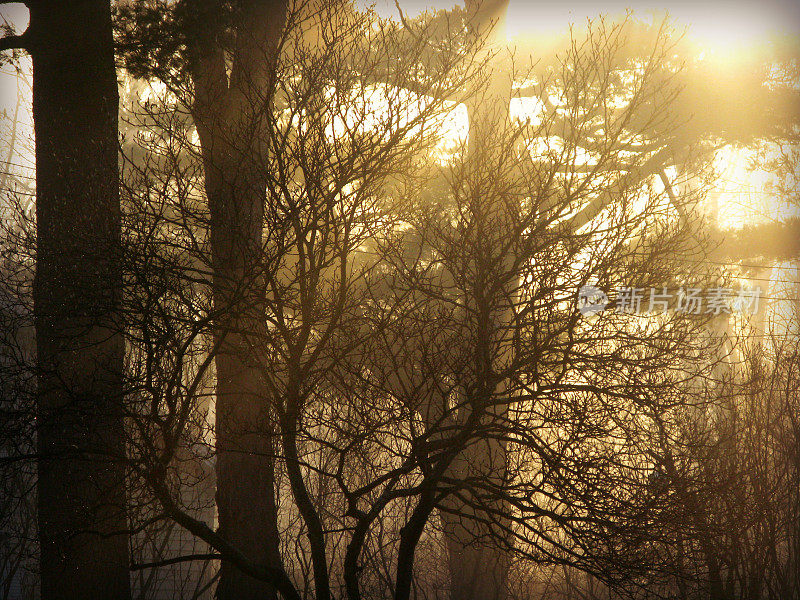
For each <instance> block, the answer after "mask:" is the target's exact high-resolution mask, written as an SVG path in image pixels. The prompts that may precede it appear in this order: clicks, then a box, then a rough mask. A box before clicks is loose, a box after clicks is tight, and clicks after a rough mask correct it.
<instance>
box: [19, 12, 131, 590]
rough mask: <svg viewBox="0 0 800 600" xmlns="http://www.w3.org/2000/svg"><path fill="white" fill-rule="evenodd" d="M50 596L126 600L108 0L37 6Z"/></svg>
mask: <svg viewBox="0 0 800 600" xmlns="http://www.w3.org/2000/svg"><path fill="white" fill-rule="evenodd" d="M29 5H30V12H31V24H30V28H29V30H28V32H27V34H26V37H27V38H28V47H29V50H30V51H31V54H32V55H33V71H34V83H33V116H34V123H35V133H36V189H37V201H36V217H37V228H38V229H37V232H38V233H37V236H38V240H37V261H36V277H35V285H34V305H35V315H36V338H37V339H36V342H37V352H38V366H39V373H38V376H39V379H38V400H39V414H38V423H37V426H38V445H39V452H40V454H41V459H40V461H39V475H38V494H39V495H38V511H39V513H38V514H39V535H40V539H41V570H42V573H41V576H42V579H41V581H42V598H43V599H45V600H51V599H54V598H114V599H116V598H120V599H124V598H129V597H130V584H129V572H128V535H127V533H126V529H127V523H126V517H125V491H124V477H125V471H124V463H123V462H122V460H123V459H124V454H125V436H124V433H125V432H124V420H123V403H122V401H123V398H122V395H123V394H122V367H123V354H124V344H123V339H122V335H121V331H120V324H119V321H118V317H119V314H118V301H119V294H120V287H121V275H120V268H119V262H118V258H119V249H120V206H119V186H118V171H117V168H118V167H117V109H118V95H117V94H118V92H117V79H116V72H115V68H114V51H113V44H112V33H111V31H112V30H111V14H110V7H109V3H108V2H107V1H104V0H81V1H76V2H43V1H39V2H30V3H29Z"/></svg>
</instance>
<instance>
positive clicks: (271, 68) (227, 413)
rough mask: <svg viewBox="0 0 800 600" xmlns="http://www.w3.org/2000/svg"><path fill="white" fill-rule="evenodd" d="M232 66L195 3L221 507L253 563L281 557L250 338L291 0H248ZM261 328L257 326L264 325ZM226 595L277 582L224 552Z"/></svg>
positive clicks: (264, 408)
mask: <svg viewBox="0 0 800 600" xmlns="http://www.w3.org/2000/svg"><path fill="white" fill-rule="evenodd" d="M236 6H237V7H238V8H239V9H240V11H241V12H240V13H238V15H237V16H236V21H235V22H234V25H235V27H234V29H235V32H236V40H235V42H234V47H233V48H232V54H231V57H232V61H231V64H230V71H227V70H226V64H225V57H224V56H223V51H222V48H221V47H220V46H219V42H220V36H219V32H218V31H216V30H215V26H217V25H218V22H215V16H214V15H215V14H217V11H218V10H219V4H218V3H216V2H213V1H211V0H192V1H190V2H187V7H188V8H189V9H190V12H189V18H190V21H189V22H188V23H187V25H188V26H189V28H190V29H189V30H188V31H189V35H188V38H189V40H190V44H191V47H190V49H189V51H190V72H191V76H192V79H193V83H194V87H195V99H194V117H195V121H196V123H197V130H198V134H199V136H200V142H201V145H202V152H203V161H204V170H205V188H206V194H207V196H208V202H209V208H210V212H211V232H210V233H211V235H210V237H211V253H212V264H213V269H214V281H213V295H214V309H215V312H217V314H218V315H219V317H218V318H217V320H216V322H215V327H214V328H215V336H216V338H217V342H218V348H219V349H218V353H217V356H216V369H217V389H216V434H217V509H218V513H219V528H220V533H221V534H222V536H224V538H225V539H226V540H227V541H228V542H229V543H231V544H232V545H233V546H235V547H236V548H238V549H239V550H240V551H241V552H243V553H244V554H245V555H246V556H247V557H248V558H250V559H251V560H253V562H255V563H258V564H264V565H268V566H278V565H279V564H280V561H281V558H280V553H279V546H278V543H279V537H278V522H277V508H276V504H275V461H274V450H273V439H272V437H273V434H274V423H273V422H272V419H271V416H270V408H269V404H270V403H269V400H268V399H269V393H268V391H267V389H266V387H265V384H264V381H263V378H262V376H261V373H260V367H259V366H258V363H257V359H256V358H255V355H254V353H255V352H258V350H257V349H254V348H252V347H251V346H250V342H251V341H252V340H256V339H258V335H257V334H258V332H259V331H261V330H262V329H263V327H264V305H263V300H261V299H260V291H259V288H261V287H263V286H262V281H263V279H262V278H261V277H260V276H259V269H260V268H261V267H260V257H261V255H262V253H263V250H262V228H263V226H264V218H263V212H264V201H265V195H266V186H267V184H266V178H265V177H264V169H265V168H266V164H265V163H266V161H265V160H264V158H265V155H264V141H265V140H264V136H265V135H266V129H265V127H266V119H267V118H269V116H270V111H271V110H272V100H271V89H272V87H273V83H274V75H275V65H276V61H277V45H278V40H279V38H280V35H281V33H282V30H283V26H284V23H285V20H286V11H287V3H286V1H285V0H273V1H270V2H263V1H261V2H260V1H257V0H242V1H241V2H240V3H238V4H236ZM253 334H256V335H253ZM217 597H218V598H220V599H221V600H249V599H252V600H268V599H270V598H275V597H276V594H275V590H274V588H273V587H272V586H270V585H269V584H267V583H265V582H263V581H259V580H257V579H255V578H253V577H250V576H249V575H246V574H245V573H243V572H241V571H240V570H239V569H237V568H236V567H235V566H234V565H233V564H231V563H230V562H227V561H223V562H222V573H221V575H220V582H219V585H218V587H217Z"/></svg>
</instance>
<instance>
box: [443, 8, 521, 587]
mask: <svg viewBox="0 0 800 600" xmlns="http://www.w3.org/2000/svg"><path fill="white" fill-rule="evenodd" d="M466 7H467V10H468V11H470V12H471V13H472V14H473V15H474V16H473V21H472V25H473V27H474V28H475V31H476V33H477V35H481V36H482V35H485V34H486V33H487V32H489V33H488V35H489V37H488V39H487V41H488V42H489V51H492V50H495V49H497V48H499V47H500V45H502V44H504V43H505V19H506V12H507V9H508V0H485V1H484V2H477V1H473V0H467V2H466ZM486 92H487V93H486V95H485V97H481V98H474V99H473V100H472V101H471V102H470V103H468V106H467V110H468V113H469V123H470V133H469V153H470V156H469V160H470V161H472V163H473V168H474V169H476V171H477V170H480V169H481V168H483V167H482V166H481V164H480V163H481V161H485V160H486V158H487V157H486V155H485V148H486V141H487V140H489V139H491V136H492V135H493V134H494V132H496V131H502V130H503V128H504V127H505V125H506V122H507V121H508V116H509V103H510V100H511V79H510V74H509V73H504V72H496V73H493V74H492V76H491V79H490V81H489V82H488V86H487V90H486ZM489 192H490V193H489V197H491V191H489ZM485 210H486V211H487V214H488V215H490V216H491V218H489V219H488V222H490V223H493V225H492V226H493V227H497V225H496V223H498V222H502V221H503V219H504V216H503V214H502V206H501V205H499V204H498V205H490V206H487V207H485ZM510 225H511V224H510V223H509V226H510ZM497 234H498V232H496V231H488V232H486V235H485V236H482V237H484V238H485V239H487V240H490V239H492V238H493V237H494V236H496V235H497ZM501 236H502V233H501ZM480 261H481V259H480V257H478V262H480ZM494 268H495V266H494V265H490V264H483V265H481V264H478V265H476V282H475V284H476V285H475V290H474V298H471V299H468V300H467V304H468V305H469V306H470V310H471V312H473V314H474V318H475V323H476V331H477V333H478V335H477V341H476V348H475V350H476V375H477V376H478V378H479V379H481V378H482V379H484V380H485V381H486V382H488V377H484V376H483V375H481V373H480V371H481V369H487V370H488V371H491V370H492V369H493V367H494V365H492V364H491V363H492V361H493V360H498V359H499V360H500V361H502V360H504V359H505V357H492V356H491V355H490V350H489V348H490V346H491V345H492V340H493V338H494V337H495V336H496V335H497V332H498V331H501V330H502V328H503V326H504V325H505V322H506V321H508V320H509V319H510V318H511V314H510V307H509V309H507V310H500V311H499V312H498V311H497V310H496V309H497V306H495V301H496V300H497V299H498V298H488V297H486V295H485V292H486V286H484V285H483V283H485V282H484V281H482V279H483V278H482V277H481V275H480V273H481V272H482V271H483V270H484V269H494ZM487 277H488V275H487ZM482 304H483V305H482ZM495 341H496V340H495ZM506 345H507V344H506ZM487 374H488V372H487ZM495 393H502V390H493V389H486V390H484V394H481V395H485V396H486V399H487V400H489V399H490V398H491V397H492V396H493V395H494V394H495ZM477 401H478V403H479V404H480V402H482V399H480V398H478V399H477ZM505 412H506V409H505V407H503V406H501V407H499V408H498V407H494V406H489V407H488V408H487V409H486V414H485V416H484V417H483V423H484V424H486V423H488V422H489V421H490V420H491V419H495V418H500V419H502V418H503V417H504V414H505ZM505 471H506V448H505V444H504V443H503V442H501V441H499V440H496V439H485V440H479V441H477V442H475V443H472V444H470V445H469V446H467V447H466V448H464V449H463V450H462V451H461V452H460V453H459V454H458V455H457V456H456V457H455V458H454V460H453V462H452V464H451V466H450V469H449V476H450V477H452V478H454V479H458V480H468V479H470V478H478V479H484V480H487V479H495V480H497V481H495V483H498V484H499V478H501V477H502V476H503V475H504V473H505ZM465 493H466V492H465ZM446 502H447V505H448V506H447V510H444V511H441V518H442V523H443V526H444V534H445V539H446V545H447V551H448V563H449V567H450V586H451V587H450V597H451V599H452V600H503V599H504V598H505V597H506V587H507V579H508V567H509V556H508V553H507V551H506V550H504V548H503V540H501V539H498V537H497V536H498V535H501V534H499V533H498V530H497V528H496V527H493V526H491V525H488V524H486V523H485V521H490V520H493V519H495V520H496V519H498V517H497V516H493V515H490V514H488V513H484V512H483V511H481V510H480V509H476V508H474V507H473V506H470V504H469V503H465V502H462V501H460V500H459V499H458V498H456V497H452V496H451V497H449V498H448V499H447V500H446ZM484 502H485V501H484ZM490 502H492V504H493V505H492V506H491V510H492V512H498V513H500V514H501V515H502V513H503V511H504V510H505V509H506V507H505V506H503V505H502V502H501V501H500V500H497V501H490ZM477 503H480V501H478V502H477ZM499 520H502V516H501V517H500V518H499Z"/></svg>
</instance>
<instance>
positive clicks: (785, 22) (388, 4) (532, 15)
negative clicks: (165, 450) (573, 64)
mask: <svg viewBox="0 0 800 600" xmlns="http://www.w3.org/2000/svg"><path fill="white" fill-rule="evenodd" d="M364 3H369V1H368V0H364ZM457 4H461V5H463V0H462V1H460V2H456V1H454V0H399V5H400V7H401V8H402V9H403V11H404V12H406V13H408V14H409V15H411V16H413V15H416V14H419V13H420V12H422V11H424V10H425V9H426V8H450V7H452V6H455V5H457ZM375 7H376V9H377V10H378V11H379V12H380V13H381V14H383V15H386V16H391V15H393V14H397V9H396V8H395V2H394V0H376V2H375ZM629 7H630V8H632V9H633V10H634V11H635V12H636V13H637V14H639V15H647V14H649V13H653V12H656V13H658V14H663V13H664V12H665V11H667V12H669V13H670V15H671V16H672V17H673V18H674V19H675V20H676V21H677V22H679V23H681V24H686V25H690V26H691V28H692V31H693V33H694V34H695V35H697V36H698V37H701V38H707V39H708V40H709V41H716V42H719V43H736V42H741V41H746V40H750V39H754V38H760V37H763V36H765V35H774V34H778V35H781V34H783V35H786V34H797V32H798V31H799V30H800V2H798V1H797V0H761V1H754V0H737V1H733V2H731V1H728V2H722V1H719V0H716V1H711V0H694V1H692V0H670V1H667V0H660V1H658V0H602V1H597V0H577V1H574V0H573V1H571V2H541V1H539V2H535V1H530V0H510V3H509V8H508V27H509V33H510V34H511V35H514V34H533V33H536V32H538V31H547V30H550V31H552V30H553V29H558V28H562V27H565V26H566V25H567V24H568V23H569V22H570V21H583V20H584V19H586V18H587V17H596V16H598V15H599V14H601V13H602V14H610V15H616V14H621V13H623V12H625V10H626V9H627V8H629Z"/></svg>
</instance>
